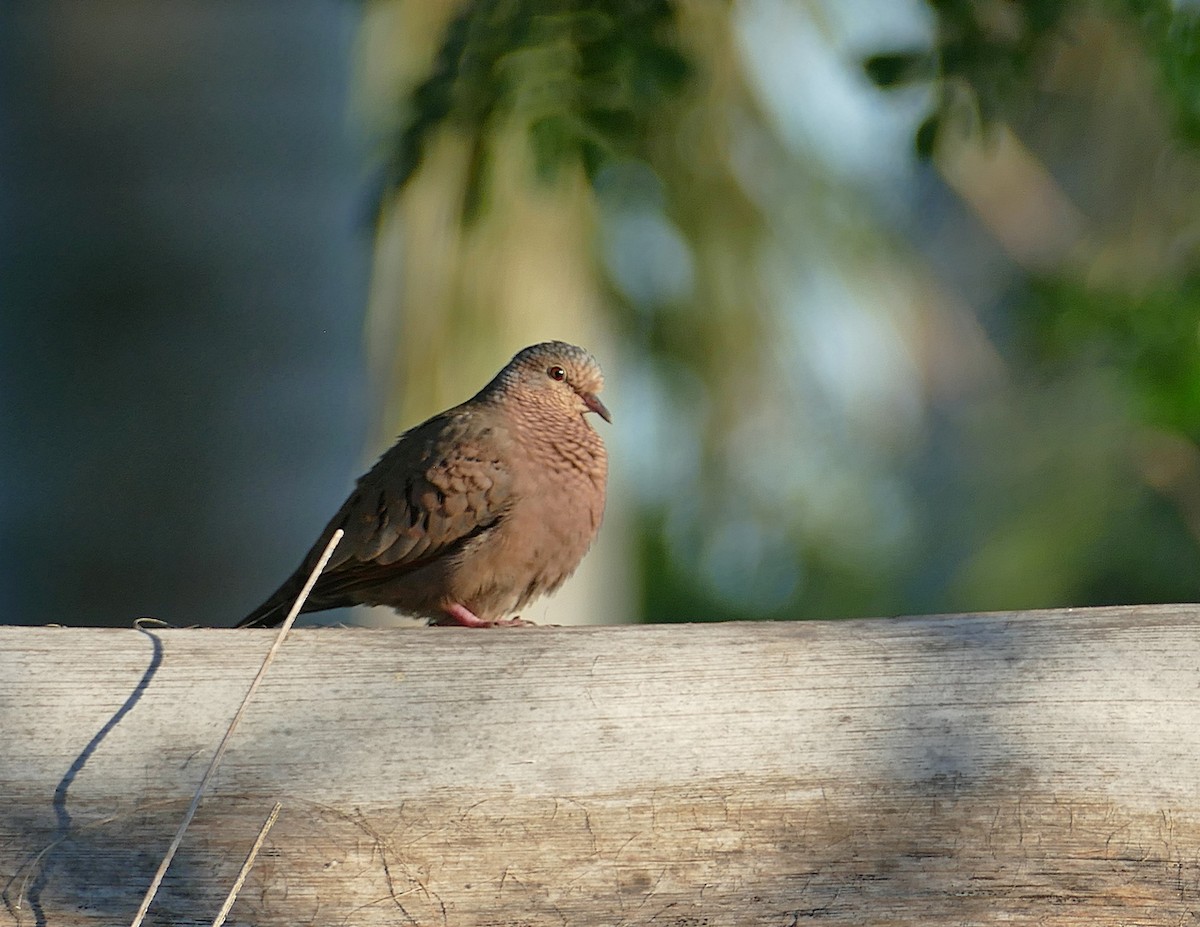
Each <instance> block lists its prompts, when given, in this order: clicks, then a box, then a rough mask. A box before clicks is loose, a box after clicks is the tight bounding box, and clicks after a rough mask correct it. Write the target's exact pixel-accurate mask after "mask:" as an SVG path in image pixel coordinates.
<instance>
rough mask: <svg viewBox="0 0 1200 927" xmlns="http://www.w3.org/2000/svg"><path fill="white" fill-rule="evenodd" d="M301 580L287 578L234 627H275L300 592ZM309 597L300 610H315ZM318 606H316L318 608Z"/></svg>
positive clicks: (302, 584) (284, 616)
mask: <svg viewBox="0 0 1200 927" xmlns="http://www.w3.org/2000/svg"><path fill="white" fill-rule="evenodd" d="M303 586H304V583H303V582H296V577H295V576H293V577H291V578H289V579H288V581H287V582H286V583H284V584H283V585H282V586H280V587H279V588H278V589H276V590H275V592H274V593H272V594H271V597H270V598H269V599H267V601H265V602H263V604H262V605H260V606H258V608H256V609H255V610H254V611H252V612H251V613H250V614H249V615H247V616H246V617H245V618H243V619H242V620H241V621H239V622H238V623H237V624H236V625H234V627H236V628H277V627H279V626H280V625H281V624H283V619H284V618H286V617H287V614H288V610H289V609H291V607H292V605H293V604H295V601H296V596H298V595H299V594H300V590H301V588H303ZM314 604H315V603H313V601H312V598H311V597H310V598H309V600H308V601H306V602H305V603H304V608H302V609H301V611H302V612H311V611H316V610H317V609H316V608H314V607H313V606H314ZM319 607H320V606H317V608H319Z"/></svg>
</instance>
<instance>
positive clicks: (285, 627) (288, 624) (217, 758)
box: [130, 528, 345, 927]
mask: <svg viewBox="0 0 1200 927" xmlns="http://www.w3.org/2000/svg"><path fill="white" fill-rule="evenodd" d="M344 533H345V532H343V531H342V530H341V529H340V528H339V529H338V530H337V531H335V532H334V533H333V537H331V538H330V539H329V543H328V544H327V545H326V546H325V552H324V553H323V554H321V559H320V560H318V561H317V565H316V566H315V567H313V571H312V573H311V574H309V577H308V581H307V582H306V583H305V584H304V588H303V589H301V590H300V595H298V596H297V597H296V602H295V604H293V605H292V610H291V611H290V612H288V616H287V618H285V619H284V622H283V624H282V625H280V627H279V633H278V634H277V635H276V636H275V642H274V643H273V644H271V649H270V650H268V651H267V655H266V656H265V657H264V658H263V662H262V666H260V667H259V668H258V674H257V675H256V676H255V677H254V681H253V682H251V683H250V688H249V689H247V690H246V697H245V698H243V699H242V704H241V705H240V706H238V710H237V714H235V715H234V716H233V720H232V721H230V722H229V727H228V728H227V729H226V731H225V736H224V737H222V738H221V743H220V744H219V745H218V746H217V752H216V753H214V754H213V758H212V761H211V762H210V763H209V764H208V769H207V770H206V771H205V773H204V778H202V779H201V780H200V784H199V785H198V786H197V787H196V794H195V795H193V796H192V803H191V804H190V805H188V809H187V812H186V813H185V814H184V816H183V821H182V822H181V823H180V825H179V830H177V831H176V832H175V837H174V839H173V840H172V841H171V845H170V846H169V847H167V852H166V855H164V856H163V859H162V862H161V863H159V864H158V871H157V872H155V873H154V878H153V879H152V880H151V882H150V887H149V888H148V889H147V890H146V897H145V898H143V899H142V905H141V907H140V908H138V912H137V914H136V915H134V918H133V921H132V922H131V923H130V927H141V923H142V921H143V920H144V919H145V917H146V912H147V911H149V910H150V904H151V903H152V902H153V901H154V896H155V895H156V894H157V893H158V888H159V886H160V885H162V880H163V878H164V877H165V876H166V874H167V869H168V868H169V867H170V865H171V860H172V859H174V858H175V853H176V851H178V849H179V845H180V844H181V843H183V835H184V834H185V833H186V832H187V829H188V825H189V824H191V823H192V818H193V817H195V816H196V809H197V808H199V807H200V799H201V798H202V797H203V796H204V792H205V790H206V789H207V788H208V786H209V783H211V782H212V779H213V776H215V775H216V772H217V767H218V766H220V764H221V758H222V757H224V756H225V751H226V750H227V749H228V748H229V742H230V740H231V739H232V737H233V732H234V731H235V730H236V729H237V726H238V724H239V723H241V720H242V715H244V714H245V713H246V706H248V705H249V704H250V699H251V698H253V697H254V693H255V692H256V691H258V687H259V685H260V684H261V683H262V681H263V677H264V676H266V675H267V669H268V668H269V667H270V665H271V663H272V661H274V659H275V654H277V653H278V652H279V648H280V646H281V645H282V644H283V639H284V638H285V637H287V633H288V631H290V630H291V629H292V624H293V623H295V621H296V616H297V615H299V614H300V609H301V608H303V607H304V601H305V599H307V598H308V595H309V593H310V592H312V588H313V586H314V585H316V582H317V577H318V576H320V575H321V571H322V570H324V569H325V564H327V563H328V562H329V558H330V557H332V556H333V550H334V548H335V547H337V545H338V542H339V541H340V540H341V539H342V535H343V534H344Z"/></svg>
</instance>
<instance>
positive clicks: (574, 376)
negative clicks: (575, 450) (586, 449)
mask: <svg viewBox="0 0 1200 927" xmlns="http://www.w3.org/2000/svg"><path fill="white" fill-rule="evenodd" d="M489 386H490V387H491V388H493V389H496V390H498V391H500V392H502V393H504V394H507V395H508V396H511V397H513V398H515V399H519V400H521V401H523V402H530V403H534V404H536V405H538V406H540V407H542V408H549V409H554V410H556V411H562V412H565V413H567V414H580V415H583V414H586V413H588V412H595V413H596V414H597V415H599V416H600V417H601V418H602V419H604V420H605V421H606V422H609V423H611V422H612V416H611V415H610V414H609V411H608V409H607V408H605V406H604V403H602V402H601V401H600V396H599V393H600V390H602V389H603V388H604V374H603V373H602V372H601V370H600V365H599V364H598V363H596V358H594V357H592V355H591V354H589V353H588V352H587V351H585V350H584V349H583V348H580V347H576V346H575V345H573V344H567V343H566V342H565V341H543V342H542V343H541V344H535V345H530V346H529V347H527V348H525V350H523V351H521V352H520V353H518V354H517V355H516V356H515V357H514V358H513V359H512V360H511V361H509V362H508V366H507V367H505V368H504V369H503V370H501V371H500V373H499V374H497V376H496V379H495V380H493V381H492V383H491V384H489Z"/></svg>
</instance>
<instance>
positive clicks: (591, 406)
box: [237, 341, 612, 627]
mask: <svg viewBox="0 0 1200 927" xmlns="http://www.w3.org/2000/svg"><path fill="white" fill-rule="evenodd" d="M603 386H604V374H603V373H602V372H601V370H600V365H599V364H598V363H597V362H596V359H595V358H594V357H592V355H591V354H589V353H588V352H587V351H585V350H584V349H583V348H580V347H576V346H575V345H572V344H567V343H566V342H562V341H547V342H543V343H542V344H535V345H531V346H530V347H527V348H525V349H524V350H522V351H520V352H519V353H518V354H517V355H516V356H514V357H513V359H512V360H511V361H510V362H509V363H508V365H507V366H505V367H504V369H503V370H501V371H500V372H499V373H498V374H496V376H495V377H494V378H493V379H492V381H491V382H490V383H488V384H487V385H486V386H485V387H484V388H483V389H481V390H480V391H479V392H478V393H476V394H475V396H474V397H472V398H471V399H468V400H467V401H466V402H464V403H462V404H461V405H458V406H455V407H454V408H452V409H449V410H447V411H445V412H442V413H441V414H440V415H435V416H434V417H433V418H431V419H429V420H428V421H425V422H422V423H421V424H420V425H417V426H415V427H413V428H410V429H409V430H408V431H406V432H404V433H403V434H401V435H400V437H399V438H398V439H397V440H396V443H395V444H394V445H392V447H391V448H390V449H389V450H388V451H387V452H385V453H384V455H383V456H382V457H381V458H380V459H379V461H378V463H376V464H375V466H374V467H372V468H371V469H370V470H369V471H368V472H367V473H366V474H365V475H363V476H362V477H360V478H359V480H358V482H357V483H356V485H355V488H354V491H353V492H352V493H351V494H350V498H348V499H347V500H346V501H345V503H344V504H343V505H342V507H341V508H340V509H338V511H337V514H336V515H334V516H333V518H332V519H331V520H330V522H329V524H328V525H327V526H326V527H325V530H324V531H322V532H321V536H320V537H319V538H318V539H317V542H316V543H315V544H314V545H313V547H312V549H311V550H310V551H309V552H308V554H307V555H306V556H305V558H304V560H303V562H302V563H301V564H300V566H299V567H298V568H297V569H296V572H294V573H293V574H292V575H291V576H290V577H288V579H287V580H286V581H284V583H283V585H281V586H280V587H279V589H277V590H276V591H275V592H274V594H272V595H271V596H270V598H268V599H267V600H266V601H265V602H263V604H262V605H260V606H259V607H258V608H256V609H254V611H252V612H251V613H250V614H249V615H247V616H246V617H245V618H243V619H242V620H241V621H240V622H239V623H238V625H237V626H238V627H274V626H276V625H279V624H280V623H282V621H283V619H284V618H285V617H286V615H287V613H288V611H289V610H290V609H291V606H292V604H293V603H294V601H295V599H296V596H297V595H298V594H299V592H300V589H301V587H302V586H303V585H304V583H305V581H306V580H307V579H308V575H309V574H310V573H311V572H312V569H313V567H314V566H315V565H316V563H317V561H318V559H319V558H320V556H321V554H322V552H323V551H324V549H325V546H326V545H327V544H328V543H329V539H330V537H331V536H332V535H333V533H334V532H335V531H336V530H337V529H338V528H341V529H343V530H344V531H345V536H344V537H343V538H342V540H341V542H340V543H339V544H338V546H337V547H336V548H335V550H334V552H333V556H332V558H331V559H330V561H329V563H328V565H327V566H326V568H325V570H324V571H323V572H322V573H321V575H320V577H319V578H318V579H317V582H316V585H315V586H314V587H313V589H312V592H311V594H310V595H309V597H308V599H307V600H306V601H305V603H304V607H303V609H302V611H304V612H315V611H321V610H323V609H327V608H339V607H341V606H346V605H388V606H391V607H392V608H394V609H396V611H398V612H401V613H403V614H407V615H412V616H414V617H418V618H424V619H427V620H428V621H429V622H430V623H432V624H457V625H462V626H465V627H490V626H493V625H506V624H525V623H526V622H523V621H521V619H520V618H513V617H510V616H512V615H513V614H514V613H515V612H517V611H518V610H519V609H521V608H522V607H524V606H525V605H526V604H528V603H529V602H532V601H533V600H534V599H536V598H538V597H539V596H541V595H544V594H546V593H550V592H553V591H554V590H555V589H557V588H558V587H559V586H561V585H562V584H563V582H564V581H565V580H566V579H567V577H569V576H570V575H571V574H572V573H573V572H574V571H575V568H576V567H577V566H579V563H580V561H581V560H582V559H583V556H584V554H586V553H587V550H588V548H589V547H590V546H591V544H592V541H593V540H594V539H595V537H596V532H597V531H598V530H599V528H600V521H601V518H602V517H603V515H604V500H605V487H606V480H607V471H608V457H607V453H606V451H605V448H604V442H603V441H602V440H601V438H600V435H599V434H598V433H597V432H596V430H595V429H594V428H593V427H592V420H591V419H590V418H589V417H588V416H589V413H595V414H596V415H599V416H600V417H601V418H603V419H604V420H605V421H606V422H609V423H610V424H611V422H612V416H611V415H610V414H609V411H608V409H607V408H606V407H605V406H604V403H602V402H601V401H600V398H599V393H600V391H601V389H602V388H603Z"/></svg>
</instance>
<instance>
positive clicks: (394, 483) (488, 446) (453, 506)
mask: <svg viewBox="0 0 1200 927" xmlns="http://www.w3.org/2000/svg"><path fill="white" fill-rule="evenodd" d="M502 437H503V436H502V434H501V433H499V432H498V429H497V427H496V426H494V425H483V424H481V423H480V422H479V420H478V417H477V416H475V415H472V414H471V413H464V412H461V411H458V410H452V411H451V412H449V413H446V414H444V415H441V416H438V417H437V418H435V419H431V420H430V421H428V422H426V423H424V424H423V425H420V426H418V427H417V428H414V429H412V430H410V431H408V432H406V433H405V434H404V435H403V436H402V437H401V438H400V440H399V441H398V442H397V443H396V444H395V446H393V447H392V448H391V450H389V451H388V452H387V453H386V454H384V455H383V457H381V458H380V460H379V462H378V463H377V464H376V465H375V466H374V467H373V468H372V469H371V470H370V471H369V472H368V473H367V474H366V475H365V476H363V477H362V478H361V479H360V480H359V481H358V485H357V487H356V488H355V490H354V492H353V493H352V494H351V496H350V498H349V499H347V500H346V503H345V504H344V505H343V506H342V508H341V510H340V511H339V512H338V514H337V515H336V516H335V517H334V519H333V520H332V521H331V522H330V527H329V529H328V530H327V534H328V535H331V534H332V533H333V531H334V530H335V529H336V528H339V527H340V528H342V529H343V530H344V531H345V532H346V536H345V537H344V538H343V539H342V541H341V543H340V544H339V545H338V549H337V550H336V551H335V552H334V555H333V558H332V560H331V561H330V564H329V566H328V567H327V568H326V571H325V577H326V578H327V582H326V583H325V584H320V583H319V585H323V586H324V588H323V589H322V591H325V592H335V587H336V590H342V589H345V588H347V587H348V586H358V585H360V584H369V583H370V582H372V581H373V580H374V579H375V578H376V577H381V576H386V577H395V576H396V575H397V574H399V573H403V572H406V571H407V570H409V569H413V568H415V567H417V566H420V565H421V564H424V563H428V562H429V561H430V560H433V559H435V558H437V557H441V556H446V555H448V554H450V553H452V552H454V551H456V550H458V549H460V548H461V547H462V546H463V545H464V544H466V543H467V542H468V541H470V540H471V539H472V538H474V537H477V536H478V535H480V534H481V533H483V532H485V531H487V530H489V529H491V528H493V527H495V526H496V525H497V524H498V523H499V522H500V520H501V519H502V518H504V516H505V515H506V514H507V513H508V511H509V509H510V507H511V505H512V502H513V498H512V481H511V479H510V477H509V468H508V466H507V464H506V462H505V460H504V455H502V454H501V453H500V448H501V446H502V444H503V441H502V440H501V438H502Z"/></svg>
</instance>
